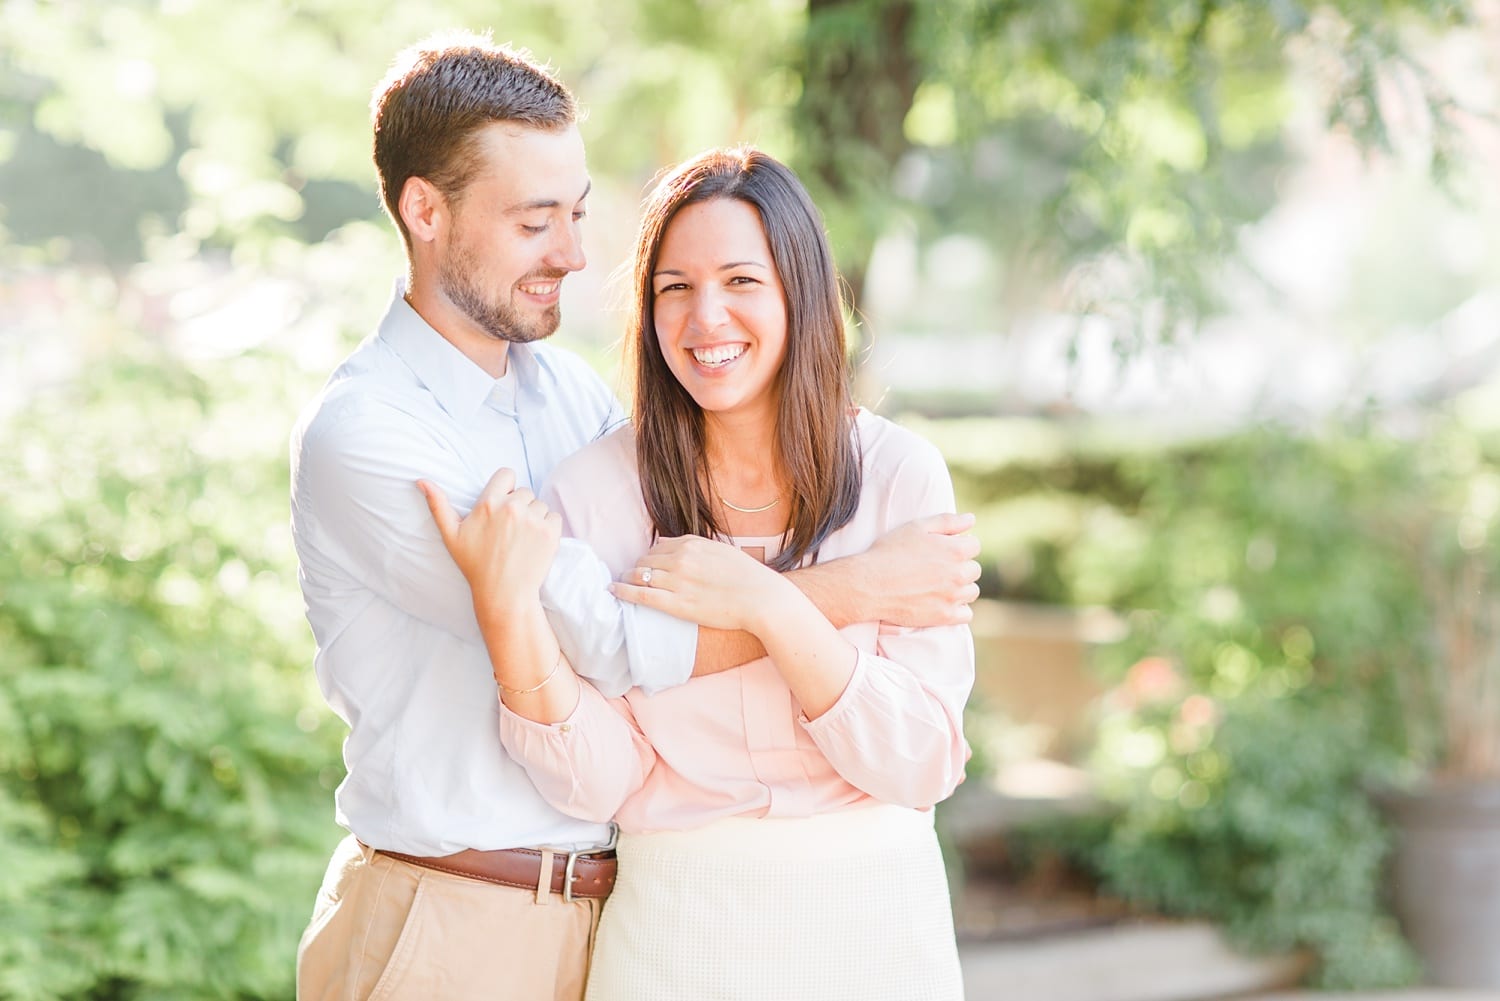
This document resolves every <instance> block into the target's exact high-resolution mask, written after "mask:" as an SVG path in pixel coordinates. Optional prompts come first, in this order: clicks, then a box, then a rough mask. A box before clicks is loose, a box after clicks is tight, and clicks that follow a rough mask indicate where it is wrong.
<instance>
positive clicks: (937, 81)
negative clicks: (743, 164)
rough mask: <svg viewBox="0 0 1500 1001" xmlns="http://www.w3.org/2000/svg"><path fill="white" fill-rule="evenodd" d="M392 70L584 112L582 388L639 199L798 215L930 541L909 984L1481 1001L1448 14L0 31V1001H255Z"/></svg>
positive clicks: (300, 830) (387, 247)
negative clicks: (1426, 985)
mask: <svg viewBox="0 0 1500 1001" xmlns="http://www.w3.org/2000/svg"><path fill="white" fill-rule="evenodd" d="M448 27H467V28H473V29H480V30H484V29H490V30H492V31H493V33H494V37H495V39H496V40H497V41H510V42H513V43H514V44H515V45H517V46H519V47H526V48H529V49H531V50H532V51H533V52H534V53H536V54H537V55H538V56H539V57H540V58H542V59H543V60H546V61H549V62H550V63H551V64H552V65H553V67H554V68H555V69H556V70H557V71H558V73H559V74H560V75H561V77H562V78H563V79H564V80H565V81H566V82H567V83H568V84H569V85H571V86H572V87H573V88H574V89H575V91H576V92H577V94H578V96H579V97H580V99H581V101H582V103H583V104H584V105H585V106H586V107H587V108H588V118H587V120H586V122H585V123H584V127H583V130H584V135H585V139H586V141H587V143H588V148H589V156H590V168H591V171H592V174H593V178H594V193H593V195H592V196H591V198H590V203H591V204H590V218H589V221H588V224H587V228H586V232H587V250H588V253H589V259H590V264H589V267H588V269H587V270H586V271H585V272H583V273H582V274H581V275H578V276H575V277H573V278H570V279H569V281H568V282H567V283H566V284H565V298H566V300H567V301H566V302H565V303H564V310H563V326H562V329H561V331H560V332H559V334H558V335H557V340H558V341H559V342H560V343H563V344H565V345H566V346H568V347H571V348H573V349H574V350H577V351H579V352H580V353H582V354H583V355H584V356H585V357H587V358H588V359H589V360H590V361H591V362H592V363H593V364H595V365H596V366H597V368H598V369H599V370H600V371H601V372H602V373H604V374H605V375H606V378H608V379H611V380H615V379H616V378H617V363H618V353H617V340H618V337H619V335H620V332H621V329H622V325H623V324H622V313H621V305H622V303H621V301H620V300H621V295H622V293H621V288H622V286H621V284H620V283H619V282H618V280H615V279H613V278H612V275H613V273H614V272H615V270H616V268H617V267H618V266H619V265H620V263H621V262H622V261H624V260H625V258H626V255H627V252H628V248H629V246H630V242H631V240H632V237H633V228H634V224H635V219H636V212H637V207H638V204H639V201H640V198H641V196H642V194H643V193H644V191H645V190H646V189H647V188H648V186H649V184H650V181H651V178H652V177H653V175H654V174H655V172H656V171H657V170H659V169H660V168H661V167H663V166H665V165H667V164H669V163H671V162H674V161H676V160H678V159H680V158H682V157H685V156H687V155H690V154H692V153H695V152H697V151H699V150H700V149H702V148H704V147H707V146H710V145H719V144H729V143H735V142H741V141H747V142H752V143H755V144H757V145H760V146H762V147H764V148H765V149H767V150H769V151H770V152H772V153H774V154H776V155H778V156H780V157H782V158H784V159H786V160H788V161H789V162H791V163H792V164H794V165H795V166H796V167H797V168H798V170H799V171H800V173H801V175H802V176H803V178H804V179H805V180H806V181H807V183H808V185H809V187H810V188H811V189H812V190H813V192H814V195H815V197H816V198H817V200H818V202H819V204H820V206H822V208H823V210H824V212H825V215H826V217H827V222H828V226H829V230H830V234H831V235H832V237H833V240H834V243H835V245H836V248H837V252H838V255H839V260H840V266H841V269H842V271H843V273H844V275H845V277H846V279H847V281H848V283H849V287H850V292H851V295H852V298H853V302H854V304H855V307H856V308H855V311H854V313H853V314H852V316H851V319H850V347H851V351H852V352H853V355H854V357H855V359H856V362H857V370H858V392H859V396H860V398H861V400H862V402H864V403H865V404H866V405H867V406H870V407H872V408H874V409H876V410H879V411H880V412H882V413H884V414H886V415H888V416H891V417H893V418H895V419H897V420H899V421H901V422H903V423H905V424H907V425H909V426H911V427H913V428H915V429H917V430H919V431H921V432H922V433H923V434H925V435H927V436H929V437H930V438H931V439H933V440H934V441H935V442H937V443H938V444H939V445H940V446H941V448H942V449H943V451H944V453H945V454H946V455H947V457H948V461H949V463H950V467H951V468H952V471H953V474H954V477H955V481H956V484H957V486H958V490H959V497H960V505H961V508H963V509H968V510H973V511H976V512H978V514H979V518H980V520H979V527H978V532H979V534H980V536H981V538H982V541H983V543H984V553H983V556H982V562H983V565H984V568H985V575H984V579H983V587H984V598H983V600H982V601H981V603H980V604H979V606H977V609H976V620H975V633H976V640H977V643H978V646H979V651H980V676H979V680H978V685H977V688H976V693H975V696H974V699H973V703H972V706H971V712H970V720H969V730H970V736H971V742H972V743H973V744H974V745H975V751H976V754H975V759H974V762H973V766H972V768H971V777H970V780H969V781H968V782H967V783H965V785H964V787H963V788H962V789H961V790H960V795H959V796H957V797H955V799H954V800H953V801H952V802H951V803H949V804H945V805H944V806H943V807H942V808H941V809H940V825H941V827H942V829H943V831H944V834H945V838H946V840H947V843H948V849H949V856H950V861H951V874H952V878H953V881H954V890H955V896H956V900H957V907H958V913H959V928H960V934H961V936H963V938H964V941H965V943H967V944H968V945H969V946H970V947H976V948H977V946H978V945H982V944H985V943H1001V944H1003V943H1005V942H1010V941H1023V942H1035V941H1037V940H1038V938H1039V937H1045V936H1047V935H1051V934H1062V933H1064V932H1066V931H1068V930H1076V929H1078V928H1081V927H1104V928H1108V927H1115V928H1121V927H1139V926H1141V925H1142V924H1143V923H1147V922H1150V921H1154V920H1159V919H1171V920H1182V919H1194V920H1201V921H1204V922H1206V923H1208V924H1209V925H1211V926H1212V927H1213V928H1214V929H1216V932H1215V933H1216V934H1222V935H1223V936H1224V939H1225V941H1227V942H1229V943H1230V945H1231V946H1232V948H1233V949H1234V950H1237V952H1238V953H1240V954H1244V955H1248V956H1264V955H1270V956H1277V957H1292V959H1293V960H1294V962H1293V964H1292V967H1290V969H1292V970H1293V972H1292V973H1291V974H1288V976H1289V977H1290V978H1291V979H1299V978H1300V979H1303V980H1306V981H1307V982H1309V983H1312V984H1316V985H1322V986H1332V987H1349V988H1353V987H1360V988H1363V987H1384V986H1394V985H1400V984H1408V983H1413V982H1416V981H1419V980H1421V979H1424V978H1425V979H1426V980H1428V981H1429V982H1433V983H1453V984H1468V985H1471V986H1480V985H1486V986H1492V987H1496V988H1500V965H1496V964H1500V959H1496V958H1494V956H1492V955H1491V954H1492V953H1495V952H1496V950H1495V949H1494V945H1493V943H1494V942H1495V941H1500V909H1497V908H1500V904H1496V903H1495V901H1497V900H1500V646H1497V642H1500V595H1497V592H1496V591H1495V590H1494V587H1493V583H1492V577H1493V576H1494V574H1495V571H1496V569H1497V559H1496V556H1497V552H1496V550H1497V547H1496V545H1495V542H1496V540H1495V538H1494V537H1493V533H1494V532H1495V531H1496V529H1497V524H1496V522H1497V518H1500V184H1497V183H1496V182H1497V180H1500V127H1497V115H1500V3H1496V2H1495V0H1473V2H1469V3H1463V2H1448V0H1335V2H1329V3H1311V2H1302V0H1138V2H1131V0H1056V2H1053V3H1048V4H1030V3H1024V2H1016V0H939V2H933V3H920V2H915V0H910V2H901V0H761V2H749V0H702V2H698V3H690V2H686V0H607V2H606V0H575V2H574V3H571V4H568V5H557V4H551V3H542V2H525V3H521V2H503V3H502V2H489V3H479V2H470V0H438V2H433V3H427V4H383V3H351V2H348V0H301V2H294V0H262V2H258V3H254V4H248V3H228V4H225V3H207V2H202V0H160V2H154V3H148V2H143V0H122V2H112V3H104V2H90V0H51V2H43V0H3V2H0V433H3V441H4V447H3V448H0V483H3V484H4V487H3V491H4V493H3V496H4V503H3V505H0V997H14V998H35V999H41V998H90V999H106V998H108V999H127V998H141V999H147V998H149V999H168V998H225V997H235V998H267V999H271V998H290V997H291V995H292V964H293V956H294V950H295V944H296V940H297V937H298V935H299V934H300V932H301V929H302V927H303V925H304V923H305V920H306V918H307V915H308V913H309V911H310V908H311V904H312V897H313V893H314V891H315V889H316V887H317V884H318V881H319V878H320V876H321V870H322V866H323V865H324V863H325V861H326V859H327V855H328V852H329V851H330V849H331V847H332V846H333V844H334V843H335V841H336V840H337V838H338V836H339V834H340V832H339V831H338V830H337V829H336V828H335V826H334V824H333V821H332V790H333V788H334V787H335V786H336V785H337V784H338V782H339V781H340V779H341V778H342V766H341V763H340V758H339V742H340V740H341V739H342V736H343V728H342V725H341V724H340V723H339V721H338V720H337V719H336V718H334V717H333V716H332V714H331V713H330V712H328V710H327V709H326V707H325V706H324V705H323V703H322V701H321V699H320V698H319V696H318V694H317V690H316V686H315V684H314V681H313V678H312V673H311V670H310V664H311V656H312V643H311V636H310V634H309V631H308V628H307V626H306V623H305V620H304V619H303V616H302V607H301V600H300V595H299V593H298V590H297V584H296V578H295V560H294V558H293V554H292V549H291V544H290V538H289V532H288V526H287V517H288V516H287V502H286V496H287V482H286V480H287V470H286V465H287V458H286V443H287V436H288V433H289V431H290V429H291V426H292V423H293V421H294V420H295V416H296V413H297V411H298V409H299V407H300V406H301V405H302V404H303V403H304V402H306V401H307V400H308V399H309V398H310V397H311V396H312V395H313V394H314V393H315V392H316V391H317V389H318V387H319V386H320V385H321V383H322V381H323V380H324V379H325V378H326V376H327V375H328V373H329V372H330V371H331V370H332V369H333V367H334V366H335V365H336V364H337V362H338V361H339V359H340V358H341V357H342V356H343V355H344V354H345V353H346V352H347V351H348V350H350V349H351V348H352V347H353V346H354V344H356V343H357V342H358V340H359V339H360V338H361V337H362V336H364V335H365V334H366V333H367V332H369V331H370V330H371V329H372V328H373V326H374V324H375V323H376V322H377V321H378V319H379V317H380V315H381V312H382V310H383V309H384V306H385V304H386V301H387V299H388V296H389V294H390V288H391V282H392V280H393V279H394V278H395V277H396V276H397V275H398V274H399V273H400V271H401V269H402V266H403V264H402V258H401V252H400V242H399V240H398V239H397V237H396V235H395V233H394V230H393V229H392V227H391V226H390V225H389V223H388V222H387V221H386V220H385V219H384V217H383V216H382V215H381V212H380V206H379V201H378V198H377V195H376V192H375V186H374V181H373V168H372V167H371V165H370V162H369V122H368V109H367V104H368V99H369V94H370V90H371V88H372V87H373V85H374V84H375V82H376V81H377V80H379V78H380V77H381V76H382V75H383V73H384V71H385V69H386V67H387V66H388V64H389V62H390V60H391V58H392V56H393V55H394V54H395V52H396V51H397V50H398V49H399V48H401V47H403V46H404V45H406V44H408V43H410V42H413V41H415V40H417V39H419V38H421V37H423V36H425V35H427V34H429V33H430V32H432V31H434V30H437V29H441V28H448ZM1434 797H1436V799H1437V803H1436V805H1435V806H1432V805H1431V804H1429V803H1428V801H1429V800H1432V799H1433V798H1434ZM1433 810H1436V813H1435V814H1434V813H1433V812H1432V811H1433ZM1433 816H1436V817H1437V818H1438V819H1437V820H1433V819H1431V818H1432V817H1433ZM1414 817H1415V818H1416V819H1415V820H1413V818H1414ZM1402 825H1407V826H1402ZM1411 825H1415V826H1414V827H1412V826H1411ZM1485 825H1490V826H1485ZM1471 829H1472V830H1474V831H1477V832H1478V833H1477V835H1476V837H1477V841H1476V844H1477V845H1478V847H1473V848H1470V847H1456V846H1457V845H1458V842H1457V841H1454V840H1453V838H1455V837H1457V836H1458V834H1461V833H1464V832H1468V831H1470V830H1471ZM1424 832H1425V833H1424ZM1434 832H1436V833H1434ZM1424 838H1426V839H1427V840H1424ZM1433 838H1437V839H1438V841H1433V840H1432V839H1433ZM1434 844H1436V845H1439V847H1438V848H1432V847H1431V846H1432V845H1434ZM1424 845H1426V846H1428V848H1427V849H1423V846H1424ZM1397 848H1400V849H1401V850H1402V851H1408V849H1410V850H1412V851H1415V852H1416V855H1415V860H1414V861H1413V860H1412V859H1411V858H1406V857H1404V856H1400V855H1398V854H1397V853H1396V851H1395V850H1396V849H1397ZM1424 850H1425V855H1424V854H1423V852H1424ZM1486 851H1488V852H1489V854H1485V852H1486ZM1434 858H1436V859H1437V860H1438V861H1439V862H1441V861H1442V860H1443V859H1444V858H1447V859H1450V860H1452V859H1458V860H1459V861H1460V863H1461V867H1460V868H1459V869H1458V870H1456V871H1428V870H1425V869H1421V868H1420V866H1421V865H1424V864H1426V863H1428V862H1431V861H1432V860H1433V859H1434ZM1413 866H1417V867H1419V868H1415V869H1414V868H1411V867H1413ZM1450 870H1451V867H1450ZM1445 879H1446V880H1448V881H1449V882H1447V883H1444V882H1443V880H1445ZM1402 886H1410V887H1420V886H1428V887H1436V888H1438V889H1437V891H1436V895H1438V896H1442V897H1448V898H1454V897H1457V898H1462V899H1461V900H1460V904H1461V906H1466V907H1467V908H1468V910H1466V911H1463V912H1462V913H1461V914H1459V915H1458V916H1457V917H1443V918H1439V919H1437V921H1438V923H1437V925H1435V926H1432V927H1426V926H1423V925H1422V924H1421V921H1422V920H1424V918H1423V916H1424V915H1426V914H1428V913H1429V910H1430V908H1429V905H1428V903H1424V902H1423V901H1421V900H1419V901H1417V902H1416V903H1411V902H1403V900H1402V899H1400V897H1399V893H1398V891H1399V890H1400V888H1401V887H1402ZM1461 890H1467V891H1470V892H1468V893H1465V892H1461ZM1434 928H1435V929H1436V930H1433V929H1434ZM1469 932H1472V933H1473V935H1474V936H1476V938H1475V941H1476V942H1477V943H1478V945H1473V944H1470V945H1465V944H1463V943H1462V942H1460V941H1458V940H1459V939H1460V938H1461V937H1462V936H1461V934H1460V933H1464V934H1467V933H1469ZM972 954H973V953H972V952H971V953H969V955H972ZM971 994H973V995H974V996H976V997H978V996H981V994H980V992H978V991H976V990H974V989H973V988H972V987H971ZM1038 996H1043V995H1038ZM1051 996H1053V997H1058V996H1060V995H1059V994H1056V993H1054V994H1052V995H1051ZM1103 996H1104V995H1101V994H1098V993H1095V994H1094V995H1093V997H1095V998H1101V997H1103Z"/></svg>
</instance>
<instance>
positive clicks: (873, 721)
mask: <svg viewBox="0 0 1500 1001" xmlns="http://www.w3.org/2000/svg"><path fill="white" fill-rule="evenodd" d="M912 444H913V447H912V448H911V450H910V453H909V454H908V455H906V456H905V457H904V460H903V461H902V463H901V464H900V466H899V467H898V468H897V469H896V472H895V476H894V477H893V478H891V479H890V480H889V481H888V483H887V484H886V485H884V486H882V484H878V483H877V484H874V485H873V489H877V490H878V489H886V490H888V491H889V492H890V497H889V499H888V511H889V514H888V517H887V520H886V524H887V525H888V526H895V525H899V524H902V523H904V522H907V521H910V520H912V519H914V518H920V517H923V516H925V515H930V514H938V513H943V512H951V511H952V510H953V509H954V500H953V483H952V480H951V479H950V478H949V476H948V469H947V467H946V465H944V463H943V459H942V456H941V454H939V453H938V451H937V449H936V448H934V447H933V446H932V445H931V444H929V443H927V442H925V441H922V440H920V439H915V438H914V440H913V443H912ZM871 500H873V499H872V498H866V502H870V501H871ZM973 686H974V638H973V635H972V634H971V633H970V631H969V627H968V626H962V625H961V626H941V627H934V628H927V629H907V628H902V627H897V626H890V625H887V624H885V623H881V625H880V630H879V635H878V638H877V641H876V649H875V651H874V652H873V653H871V652H869V651H864V650H861V651H860V653H859V657H858V660H857V663H856V665H855V669H854V674H853V676H852V677H851V678H850V679H849V684H848V685H847V686H846V687H845V689H844V692H843V694H842V695H840V696H839V699H838V701H837V702H835V703H834V704H833V706H832V707H831V708H829V709H828V711H827V712H825V713H823V714H822V715H821V716H819V717H818V718H817V719H815V720H807V719H805V718H804V719H803V720H802V721H801V723H802V726H803V727H804V728H805V729H806V730H807V732H808V734H809V735H810V736H811V737H812V739H813V741H814V743H816V744H817V745H818V748H819V750H821V751H822V752H823V754H824V755H825V756H826V757H827V758H828V761H829V763H830V764H832V765H833V767H834V768H835V769H836V770H837V771H838V773H839V774H840V775H842V776H843V777H844V778H845V780H847V781H848V782H849V783H850V784H852V785H854V786H856V787H857V788H859V789H861V790H863V791H864V792H866V793H869V794H870V795H871V796H873V797H874V798H876V799H879V800H882V801H884V802H888V803H896V804H899V805H902V806H910V807H918V808H922V807H929V806H932V805H933V804H934V803H937V802H938V801H940V800H942V799H945V798H946V797H947V796H948V795H949V794H951V793H952V792H953V790H954V789H955V788H957V786H958V784H959V783H960V782H961V781H963V777H964V764H965V763H966V762H967V761H968V759H969V745H968V743H967V742H966V741H965V740H964V734H963V709H964V703H965V702H967V701H968V698H969V692H970V690H971V689H972V688H973Z"/></svg>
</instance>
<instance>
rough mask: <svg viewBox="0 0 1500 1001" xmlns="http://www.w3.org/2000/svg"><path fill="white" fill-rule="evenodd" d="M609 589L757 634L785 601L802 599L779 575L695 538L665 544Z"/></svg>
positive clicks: (639, 601)
mask: <svg viewBox="0 0 1500 1001" xmlns="http://www.w3.org/2000/svg"><path fill="white" fill-rule="evenodd" d="M610 590H611V591H613V592H614V594H615V595H616V596H617V597H619V598H620V599H621V600H623V601H629V602H633V603H635V604H638V605H646V606H648V607H650V608H655V609H658V610H660V611H663V612H666V613H667V614H668V615H672V616H675V617H677V618H679V619H686V620H687V621H689V622H696V623H697V624H698V625H700V626H708V627H709V628H712V629H743V630H744V631H746V632H749V633H754V634H756V635H760V634H761V633H762V632H763V631H764V630H765V629H766V628H767V627H768V625H769V623H770V622H772V621H774V619H775V617H776V610H777V608H779V607H780V608H784V607H785V604H786V602H788V601H800V600H805V599H803V598H802V593H801V592H800V591H798V590H797V588H796V587H795V586H794V585H792V584H791V583H789V582H788V581H787V580H785V579H784V578H783V577H782V576H781V574H779V573H777V572H776V571H774V570H772V569H771V568H769V567H767V566H766V565H765V564H764V563H761V562H760V561H759V560H757V559H756V558H755V557H753V556H751V555H749V554H748V553H745V552H743V551H742V550H740V549H737V548H736V547H734V546H731V545H729V544H727V543H723V542H715V541H713V540H711V539H704V538H701V537H699V536H696V535H686V536H680V537H678V538H675V539H663V540H662V541H661V542H659V543H657V544H656V545H655V546H653V547H652V548H651V549H650V550H649V551H647V552H646V554H645V555H644V556H642V557H641V558H640V559H639V560H637V561H636V566H635V569H634V570H632V571H630V572H629V573H628V574H626V575H625V578H624V579H623V580H622V581H621V582H620V583H617V584H612V585H611V586H610Z"/></svg>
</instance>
